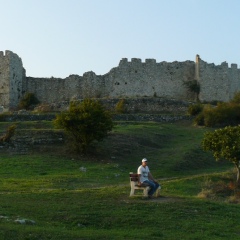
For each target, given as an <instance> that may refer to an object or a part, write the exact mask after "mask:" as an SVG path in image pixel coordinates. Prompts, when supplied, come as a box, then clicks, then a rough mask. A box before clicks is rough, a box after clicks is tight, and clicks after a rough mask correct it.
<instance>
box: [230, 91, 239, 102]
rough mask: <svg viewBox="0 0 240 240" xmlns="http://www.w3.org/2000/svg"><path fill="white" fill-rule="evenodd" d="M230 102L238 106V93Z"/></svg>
mask: <svg viewBox="0 0 240 240" xmlns="http://www.w3.org/2000/svg"><path fill="white" fill-rule="evenodd" d="M230 102H231V103H237V104H240V92H236V93H235V94H234V97H233V99H232V100H231V101H230Z"/></svg>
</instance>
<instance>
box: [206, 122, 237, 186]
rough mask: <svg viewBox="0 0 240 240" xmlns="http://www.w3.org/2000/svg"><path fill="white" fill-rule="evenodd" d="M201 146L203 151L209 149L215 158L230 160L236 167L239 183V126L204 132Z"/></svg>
mask: <svg viewBox="0 0 240 240" xmlns="http://www.w3.org/2000/svg"><path fill="white" fill-rule="evenodd" d="M202 146H203V149H204V150H205V151H211V152H212V153H213V156H214V158H215V159H216V160H219V159H226V160H228V161H230V162H232V163H233V164H234V165H235V167H236V169H237V182H238V183H240V179H239V172H240V171H239V163H240V126H235V127H231V126H227V127H225V128H220V129H217V130H215V131H213V132H207V133H205V136H204V139H203V141H202Z"/></svg>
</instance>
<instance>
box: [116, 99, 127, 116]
mask: <svg viewBox="0 0 240 240" xmlns="http://www.w3.org/2000/svg"><path fill="white" fill-rule="evenodd" d="M115 111H116V113H126V111H127V110H126V106H125V99H120V100H119V101H118V102H117V104H116V106H115Z"/></svg>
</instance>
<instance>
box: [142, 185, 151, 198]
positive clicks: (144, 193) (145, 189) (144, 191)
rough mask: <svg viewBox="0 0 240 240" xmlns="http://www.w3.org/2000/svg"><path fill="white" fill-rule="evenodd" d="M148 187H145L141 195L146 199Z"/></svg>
mask: <svg viewBox="0 0 240 240" xmlns="http://www.w3.org/2000/svg"><path fill="white" fill-rule="evenodd" d="M149 189H150V187H145V188H144V190H143V195H144V197H147V196H148V191H149Z"/></svg>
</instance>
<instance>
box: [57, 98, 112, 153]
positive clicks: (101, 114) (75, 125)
mask: <svg viewBox="0 0 240 240" xmlns="http://www.w3.org/2000/svg"><path fill="white" fill-rule="evenodd" d="M54 124H55V126H57V127H60V128H63V129H64V130H65V131H66V132H67V133H69V134H70V136H71V137H72V138H73V140H74V147H75V150H77V151H79V152H84V153H85V152H86V151H87V150H88V148H89V147H90V145H91V144H92V143H93V142H94V141H101V140H103V139H104V138H105V137H107V134H108V132H110V131H111V130H112V128H113V120H112V116H111V114H110V112H108V111H107V110H105V109H104V107H103V106H102V105H101V104H100V103H99V102H98V101H94V100H91V99H85V100H84V101H83V102H80V103H78V102H76V101H75V102H71V103H70V107H69V111H67V112H63V113H61V114H58V115H57V117H56V119H55V120H54Z"/></svg>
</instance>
